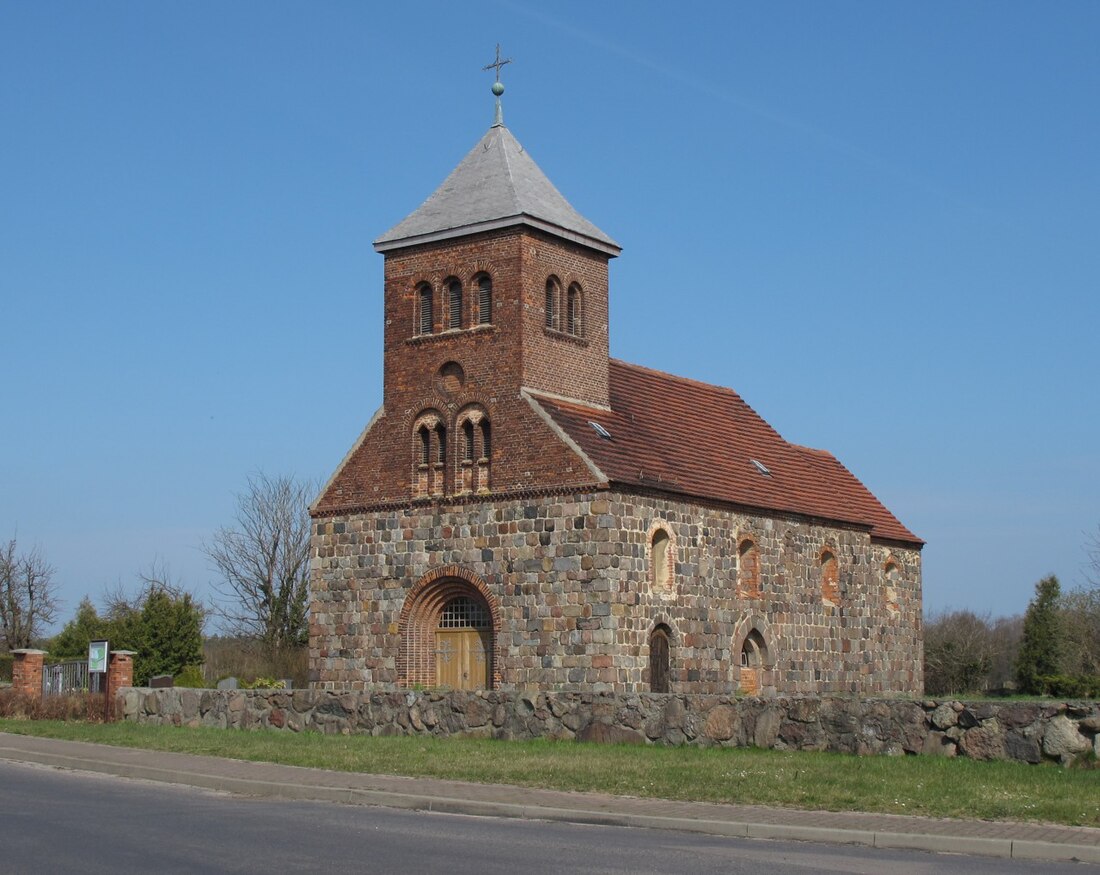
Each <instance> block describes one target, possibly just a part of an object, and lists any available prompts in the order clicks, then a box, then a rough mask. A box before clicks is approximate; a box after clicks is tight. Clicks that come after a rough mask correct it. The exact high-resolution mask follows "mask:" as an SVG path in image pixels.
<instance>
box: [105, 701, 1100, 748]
mask: <svg viewBox="0 0 1100 875" xmlns="http://www.w3.org/2000/svg"><path fill="white" fill-rule="evenodd" d="M115 709H116V715H117V716H118V717H119V718H124V719H126V720H130V721H132V722H135V723H143V724H151V725H170V726H210V727H217V728H221V729H249V730H261V729H270V730H276V731H283V732H300V731H314V732H323V733H326V734H344V735H347V734H353V733H361V734H365V735H433V736H450V735H454V736H465V737H479V738H499V739H531V738H551V739H562V740H570V739H575V740H579V741H599V742H626V743H636V744H666V745H685V744H690V745H698V746H722V747H746V746H756V747H764V748H775V749H777V750H828V751H838V752H843V753H853V754H861V755H862V754H886V755H901V754H925V755H938V756H948V757H952V756H964V757H970V758H972V759H980V760H994V759H1009V760H1018V761H1021V762H1027V763H1039V762H1042V761H1044V760H1050V761H1057V762H1062V763H1063V764H1066V763H1069V762H1071V761H1073V760H1074V759H1075V758H1076V757H1078V756H1087V755H1088V754H1089V753H1092V754H1094V755H1095V756H1098V757H1100V703H1097V702H1004V703H999V702H974V703H966V702H958V701H953V700H931V699H925V700H922V701H914V700H905V699H854V698H812V697H790V698H787V697H779V698H743V699H738V698H735V697H727V696H705V695H676V694H665V695H661V694H656V693H582V692H556V693H539V692H527V693H522V692H504V691H480V692H463V691H452V692H439V691H429V692H421V691H396V692H370V693H342V694H341V693H334V692H327V691H322V690H294V691H282V690H192V689H183V688H175V689H157V690H153V689H147V688H130V689H125V690H120V691H119V693H118V695H117V697H116V699H115Z"/></svg>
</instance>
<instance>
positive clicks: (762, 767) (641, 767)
mask: <svg viewBox="0 0 1100 875" xmlns="http://www.w3.org/2000/svg"><path fill="white" fill-rule="evenodd" d="M0 731H3V732H13V733H21V734H25V735H39V736H47V737H50V738H64V739H73V740H78V741H91V742H98V743H102V744H113V745H120V746H127V747H141V748H148V749H153V750H164V751H176V752H181V753H200V754H208V755H211V756H221V757H230V758H234V759H243V760H259V761H265V762H276V763H284V764H287V765H296V766H311V767H316V768H323V769H334V770H338V771H349V772H371V773H377V774H392V775H413V776H429V777H436V778H449V779H454V780H460V781H476V782H480V783H498V784H517V785H520V786H525V787H546V788H552V789H556V790H593V791H599V792H604V793H614V794H619V795H626V796H650V797H657V798H664V799H689V800H699V801H705V802H740V803H748V804H755V805H772V806H781V807H789V808H807V809H826V810H830V811H876V812H887V813H893V814H921V815H928V816H932V817H966V818H982V819H995V820H1037V821H1047V822H1051V823H1064V824H1071V825H1078V826H1082V825H1083V826H1100V770H1097V769H1091V770H1089V769H1063V768H1059V767H1057V766H1046V765H1044V766H1029V765H1025V764H1020V763H1009V762H989V763H987V762H975V761H972V760H965V759H950V760H949V759H943V758H939V757H855V756H849V755H845V754H827V753H807V752H785V751H772V750H758V749H755V748H738V749H729V748H692V747H680V748H670V747H634V746H619V745H586V744H578V743H575V742H545V741H533V742H504V741H488V740H474V739H433V738H415V737H400V738H371V737H369V736H362V735H356V736H323V735H319V734H316V733H303V734H291V733H282V732H237V731H226V730H219V729H175V728H170V727H156V726H137V725H134V724H130V723H121V724H112V725H109V726H104V725H101V724H84V723H75V722H74V723H63V722H56V721H48V720H42V721H26V720H0Z"/></svg>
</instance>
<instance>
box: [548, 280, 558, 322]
mask: <svg viewBox="0 0 1100 875" xmlns="http://www.w3.org/2000/svg"><path fill="white" fill-rule="evenodd" d="M558 293H559V292H558V281H557V280H556V279H555V278H554V277H550V279H548V280H547V281H546V327H547V328H557V327H558Z"/></svg>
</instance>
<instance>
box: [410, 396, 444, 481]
mask: <svg viewBox="0 0 1100 875" xmlns="http://www.w3.org/2000/svg"><path fill="white" fill-rule="evenodd" d="M412 451H413V476H412V483H413V494H414V495H415V496H417V497H418V498H423V497H425V496H428V495H442V494H443V492H444V491H445V484H444V478H443V475H444V471H445V470H446V468H445V465H446V457H447V429H446V428H445V427H444V425H443V420H442V418H441V417H440V415H439V413H438V412H436V411H434V410H428V411H425V412H424V413H421V414H420V415H419V416H418V417H417V418H416V421H415V422H414V423H413V448H412Z"/></svg>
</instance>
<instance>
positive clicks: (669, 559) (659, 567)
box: [649, 527, 675, 593]
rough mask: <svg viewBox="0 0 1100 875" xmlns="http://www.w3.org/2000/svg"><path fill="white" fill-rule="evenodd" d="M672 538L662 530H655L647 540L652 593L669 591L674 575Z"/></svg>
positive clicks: (666, 531)
mask: <svg viewBox="0 0 1100 875" xmlns="http://www.w3.org/2000/svg"><path fill="white" fill-rule="evenodd" d="M674 560H675V556H674V555H673V549H672V536H671V535H669V533H668V530H667V529H664V528H660V527H658V528H656V529H654V531H653V534H652V535H651V536H650V539H649V583H650V586H651V588H652V589H653V591H654V592H658V593H661V592H668V591H669V590H671V589H672V588H673V587H672V582H673V580H674V575H675V571H674V569H675V566H674V564H673V562H674Z"/></svg>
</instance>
